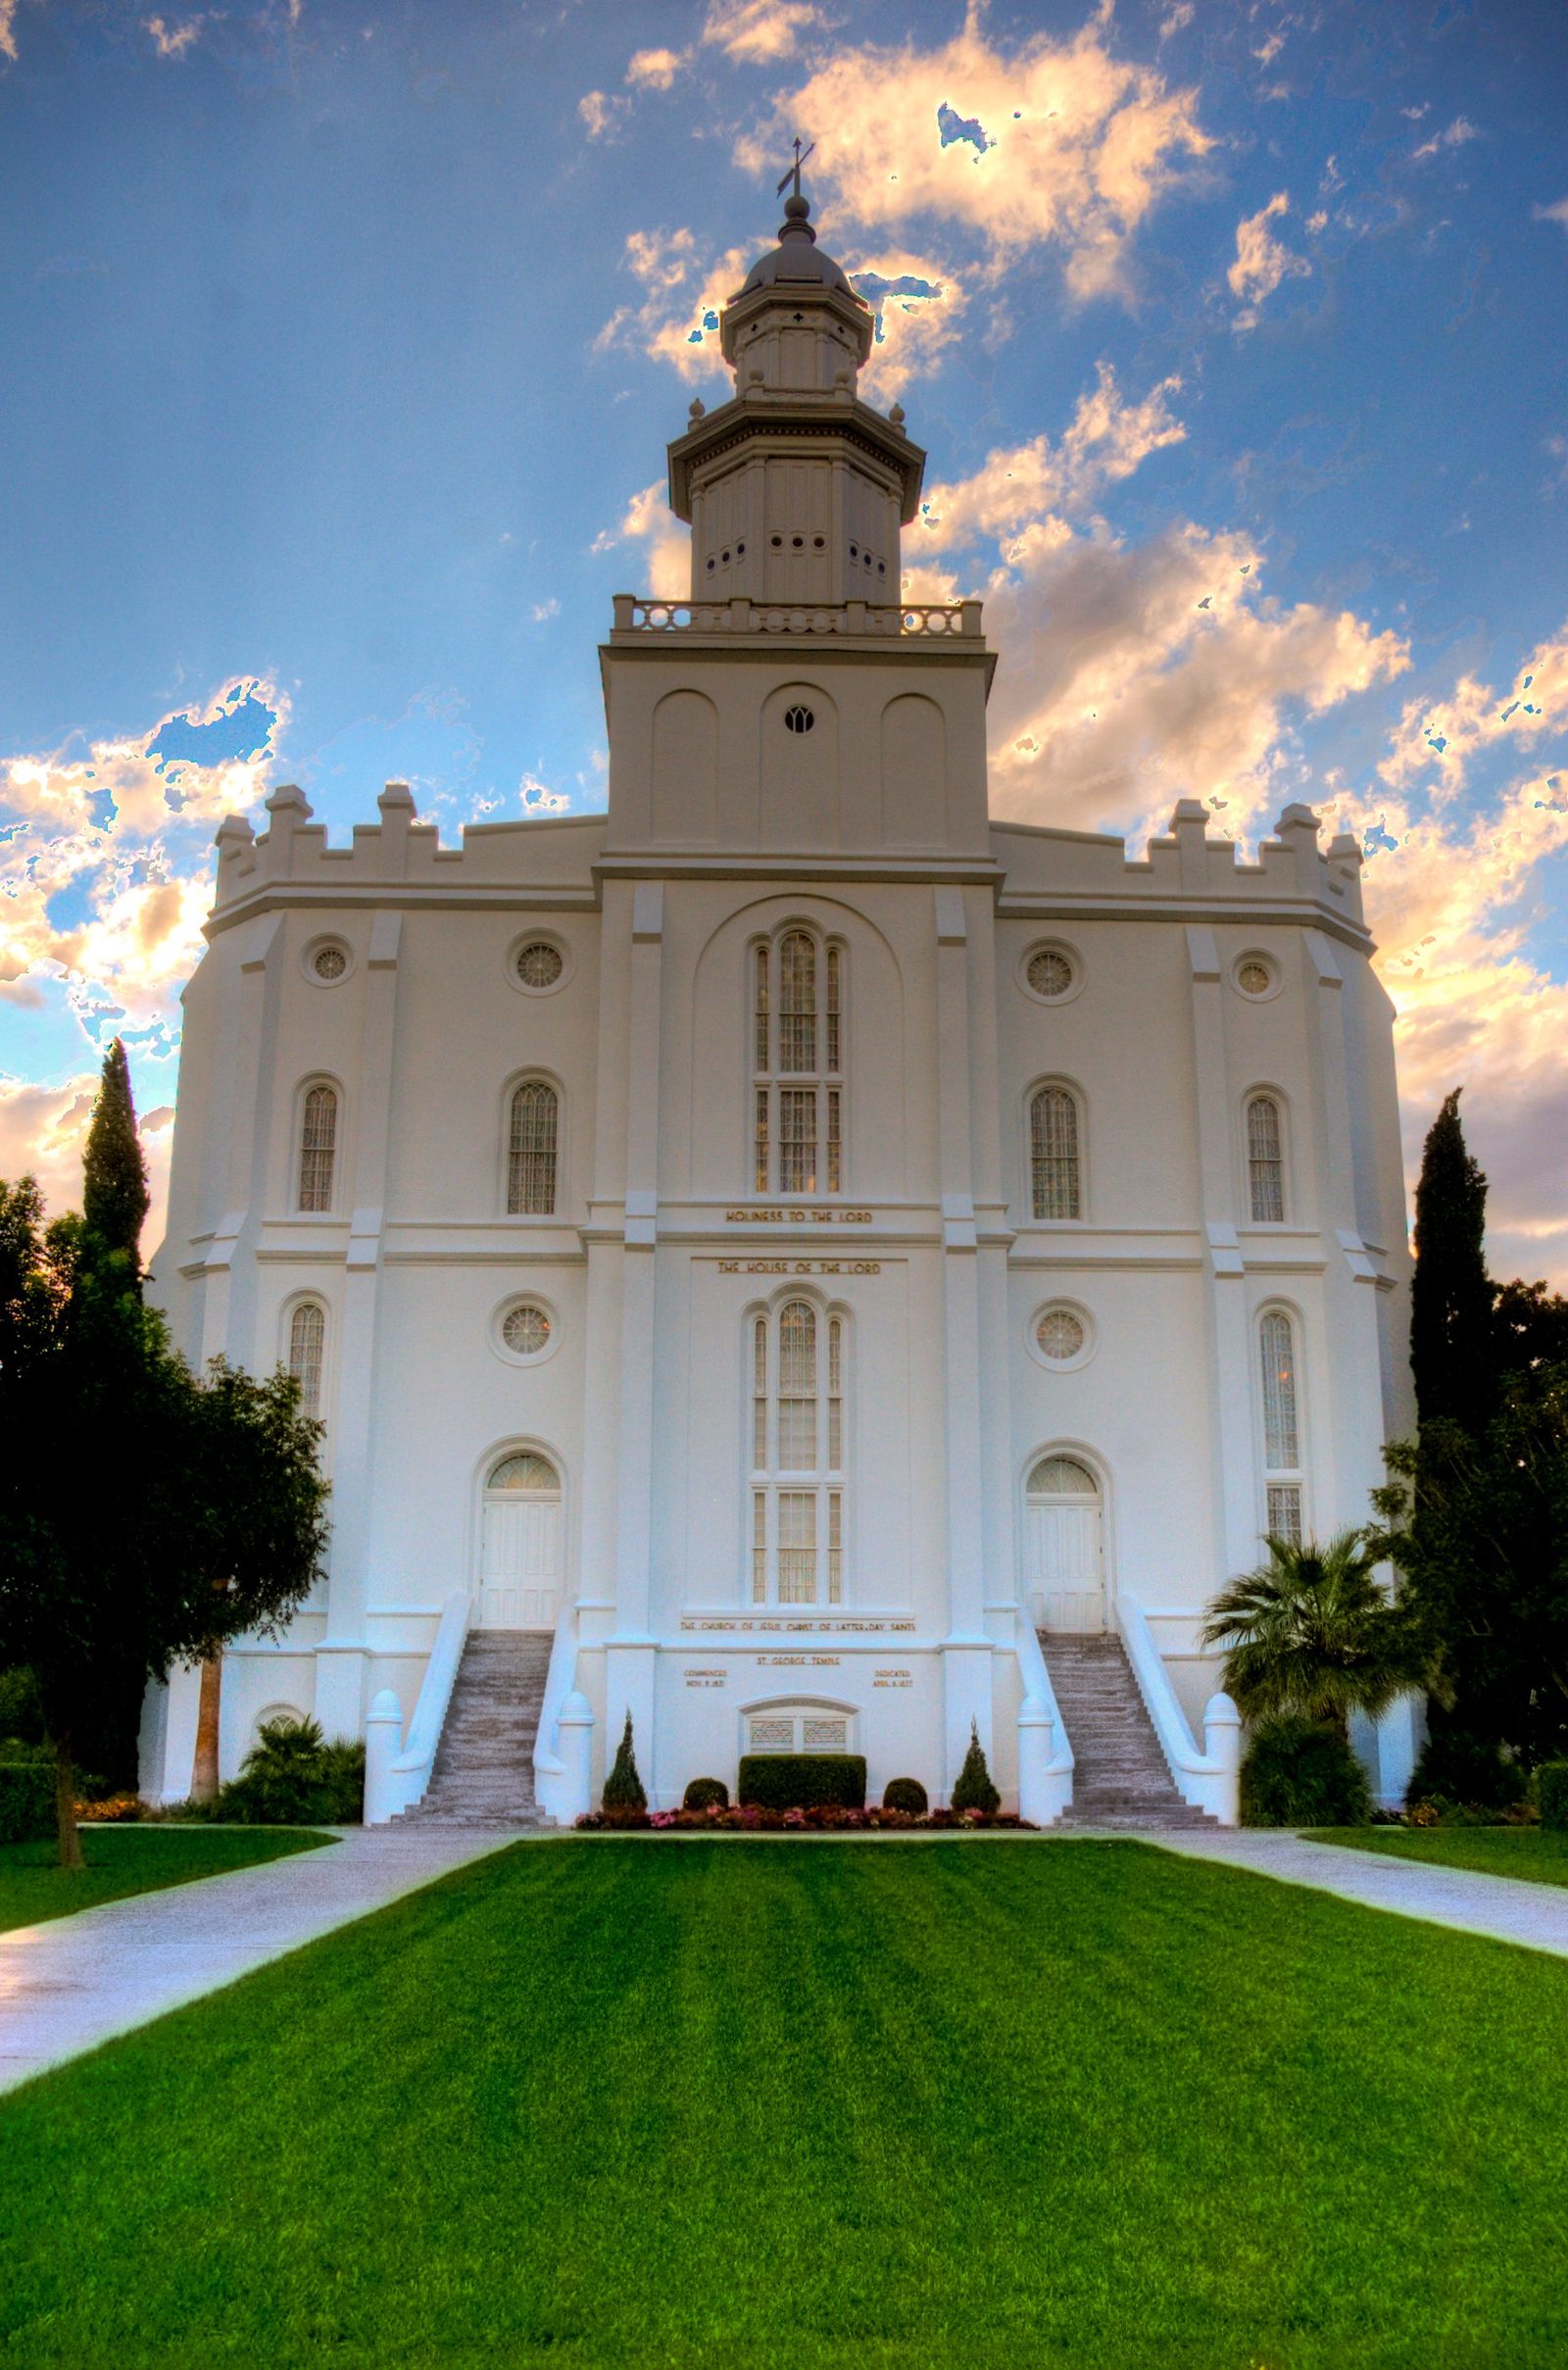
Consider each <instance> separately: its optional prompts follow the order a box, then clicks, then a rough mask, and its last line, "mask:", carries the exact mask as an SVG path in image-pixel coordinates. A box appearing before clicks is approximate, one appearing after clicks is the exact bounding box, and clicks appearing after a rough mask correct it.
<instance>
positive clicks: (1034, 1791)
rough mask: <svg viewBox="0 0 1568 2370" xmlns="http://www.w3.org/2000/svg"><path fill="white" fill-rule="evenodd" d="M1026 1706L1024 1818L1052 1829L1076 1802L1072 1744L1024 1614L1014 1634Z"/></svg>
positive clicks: (1021, 1724)
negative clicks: (1073, 1797)
mask: <svg viewBox="0 0 1568 2370" xmlns="http://www.w3.org/2000/svg"><path fill="white" fill-rule="evenodd" d="M1014 1643H1015V1646H1016V1650H1017V1655H1018V1676H1019V1678H1020V1680H1021V1681H1022V1683H1023V1700H1022V1702H1021V1703H1020V1704H1019V1706H1018V1815H1019V1816H1020V1818H1026V1819H1032V1820H1033V1822H1034V1824H1035V1825H1036V1826H1037V1827H1049V1826H1051V1825H1052V1823H1053V1821H1054V1820H1055V1819H1058V1818H1059V1817H1060V1816H1061V1814H1062V1812H1063V1811H1064V1810H1065V1809H1066V1808H1067V1805H1068V1804H1069V1802H1071V1801H1072V1773H1073V1751H1072V1740H1071V1739H1070V1738H1069V1736H1068V1734H1067V1729H1066V1724H1065V1722H1064V1721H1063V1719H1062V1716H1061V1710H1060V1707H1059V1705H1058V1704H1057V1703H1056V1691H1055V1689H1054V1687H1053V1686H1052V1684H1051V1673H1050V1671H1049V1670H1048V1669H1047V1667H1046V1657H1045V1655H1044V1654H1042V1653H1041V1651H1040V1640H1039V1638H1038V1637H1037V1636H1036V1634H1035V1632H1034V1630H1033V1628H1032V1627H1031V1626H1030V1624H1029V1622H1028V1621H1026V1620H1025V1619H1024V1617H1023V1614H1022V1613H1021V1612H1020V1613H1019V1615H1018V1621H1017V1627H1016V1630H1015V1633H1014Z"/></svg>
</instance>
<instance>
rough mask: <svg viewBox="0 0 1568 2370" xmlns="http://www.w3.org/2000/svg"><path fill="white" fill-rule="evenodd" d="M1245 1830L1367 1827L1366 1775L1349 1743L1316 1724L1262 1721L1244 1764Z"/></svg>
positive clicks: (1291, 1718) (1288, 1717) (1289, 1718)
mask: <svg viewBox="0 0 1568 2370" xmlns="http://www.w3.org/2000/svg"><path fill="white" fill-rule="evenodd" d="M1241 1797H1242V1800H1241V1812H1242V1825H1243V1826H1244V1827H1364V1826H1365V1825H1366V1824H1367V1822H1368V1821H1369V1819H1370V1818H1371V1816H1372V1791H1371V1788H1370V1787H1369V1786H1368V1784H1367V1782H1366V1771H1365V1770H1364V1769H1363V1768H1362V1766H1361V1764H1360V1762H1359V1761H1358V1760H1357V1759H1356V1757H1355V1755H1354V1753H1352V1752H1351V1751H1350V1748H1349V1746H1348V1744H1347V1743H1346V1741H1345V1739H1344V1737H1342V1736H1340V1735H1339V1734H1338V1733H1337V1731H1336V1730H1334V1729H1332V1728H1324V1727H1321V1726H1320V1725H1319V1724H1318V1722H1317V1721H1315V1720H1303V1719H1300V1718H1299V1717H1297V1716H1296V1715H1294V1714H1281V1715H1280V1716H1278V1717H1276V1718H1274V1719H1270V1720H1260V1721H1259V1722H1258V1725H1257V1727H1256V1729H1255V1730H1254V1732H1253V1735H1252V1742H1251V1744H1250V1746H1249V1748H1248V1752H1247V1757H1246V1759H1245V1760H1244V1761H1243V1763H1242V1782H1241Z"/></svg>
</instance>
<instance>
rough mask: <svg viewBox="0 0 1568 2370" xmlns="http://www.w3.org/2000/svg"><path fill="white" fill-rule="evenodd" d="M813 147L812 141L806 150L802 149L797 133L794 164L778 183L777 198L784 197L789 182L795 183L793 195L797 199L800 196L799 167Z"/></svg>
mask: <svg viewBox="0 0 1568 2370" xmlns="http://www.w3.org/2000/svg"><path fill="white" fill-rule="evenodd" d="M815 146H816V142H815V141H814V140H813V141H812V142H811V143H810V146H809V147H808V148H803V147H802V146H801V142H800V135H799V134H798V133H797V135H796V140H795V162H794V164H793V165H792V166H791V167H790V169H789V171H788V173H786V174H785V175H784V178H783V179H782V180H781V181H780V183H779V185H778V194H779V196H780V197H782V196H783V195H784V192H785V190H786V189H787V188H788V187H789V185H790V183H791V181H793V182H794V183H795V194H796V196H797V197H799V196H800V194H801V167H802V166H803V165H804V164H805V162H806V160H807V158H808V157H809V155H810V154H811V151H812V149H814V148H815Z"/></svg>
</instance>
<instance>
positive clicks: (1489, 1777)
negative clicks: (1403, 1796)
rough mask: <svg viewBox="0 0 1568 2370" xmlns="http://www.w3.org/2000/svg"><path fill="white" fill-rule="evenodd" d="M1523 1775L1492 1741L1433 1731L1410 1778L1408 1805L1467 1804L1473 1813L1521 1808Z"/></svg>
mask: <svg viewBox="0 0 1568 2370" xmlns="http://www.w3.org/2000/svg"><path fill="white" fill-rule="evenodd" d="M1526 1792H1527V1781H1526V1778H1525V1773H1524V1771H1523V1770H1522V1769H1521V1768H1520V1766H1519V1764H1518V1762H1517V1761H1515V1760H1512V1759H1510V1758H1509V1757H1508V1756H1507V1755H1506V1754H1505V1753H1503V1751H1502V1749H1501V1747H1500V1746H1499V1745H1498V1744H1497V1741H1496V1739H1495V1737H1479V1736H1473V1735H1471V1734H1469V1733H1468V1732H1467V1731H1466V1730H1464V1729H1462V1728H1449V1727H1447V1726H1446V1725H1435V1726H1434V1727H1433V1729H1432V1732H1431V1734H1430V1735H1429V1736H1428V1738H1427V1741H1426V1743H1425V1744H1424V1745H1423V1746H1422V1748H1421V1757H1420V1759H1419V1760H1418V1761H1417V1762H1416V1765H1415V1767H1414V1769H1413V1770H1412V1771H1411V1772H1410V1787H1409V1794H1408V1798H1407V1799H1408V1800H1409V1801H1410V1802H1471V1803H1474V1804H1475V1806H1476V1807H1477V1808H1478V1809H1486V1810H1505V1809H1508V1808H1510V1807H1511V1806H1512V1805H1513V1804H1514V1803H1515V1802H1523V1800H1524V1798H1525V1794H1526Z"/></svg>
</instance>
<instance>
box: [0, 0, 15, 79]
mask: <svg viewBox="0 0 1568 2370" xmlns="http://www.w3.org/2000/svg"><path fill="white" fill-rule="evenodd" d="M19 6H20V0H0V58H9V59H10V61H11V63H12V65H13V66H15V64H16V62H17V9H18V7H19Z"/></svg>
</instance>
